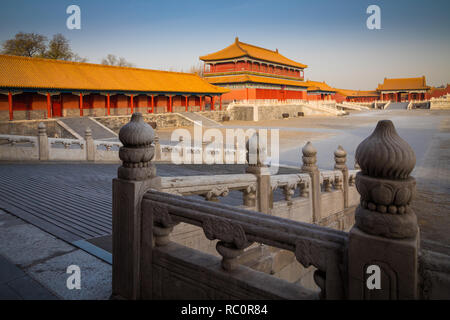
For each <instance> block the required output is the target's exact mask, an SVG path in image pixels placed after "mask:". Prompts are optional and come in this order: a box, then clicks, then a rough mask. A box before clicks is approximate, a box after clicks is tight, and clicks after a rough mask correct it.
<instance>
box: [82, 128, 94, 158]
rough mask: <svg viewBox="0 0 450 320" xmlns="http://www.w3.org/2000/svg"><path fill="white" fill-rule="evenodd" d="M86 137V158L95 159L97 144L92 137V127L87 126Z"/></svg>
mask: <svg viewBox="0 0 450 320" xmlns="http://www.w3.org/2000/svg"><path fill="white" fill-rule="evenodd" d="M84 139H85V140H86V160H87V161H94V160H95V145H94V139H92V130H91V128H86V131H85V132H84Z"/></svg>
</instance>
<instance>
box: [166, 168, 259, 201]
mask: <svg viewBox="0 0 450 320" xmlns="http://www.w3.org/2000/svg"><path fill="white" fill-rule="evenodd" d="M256 187H257V179H256V177H255V176H254V175H252V174H233V175H229V174H228V175H214V176H183V177H162V178H161V189H160V190H161V191H164V192H167V193H171V194H176V195H182V196H190V195H200V196H203V197H204V198H205V200H208V201H218V198H219V197H226V196H228V194H229V193H230V192H231V191H240V192H242V194H243V200H242V205H243V206H245V207H254V206H255V202H254V201H252V200H254V199H251V196H250V195H251V194H252V193H255V192H256Z"/></svg>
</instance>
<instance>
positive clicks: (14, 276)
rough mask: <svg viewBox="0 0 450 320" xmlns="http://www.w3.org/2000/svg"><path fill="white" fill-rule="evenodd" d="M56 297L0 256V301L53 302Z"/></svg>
mask: <svg viewBox="0 0 450 320" xmlns="http://www.w3.org/2000/svg"><path fill="white" fill-rule="evenodd" d="M55 299H57V297H56V296H55V295H54V294H53V293H52V292H50V291H49V290H48V289H46V288H45V287H43V286H42V285H40V284H39V283H38V282H37V281H35V280H33V279H32V278H31V277H30V276H29V275H28V274H26V273H25V272H24V271H22V270H21V269H20V268H18V267H17V266H16V265H14V264H13V263H12V262H11V261H9V260H8V259H6V258H5V257H3V256H2V255H0V300H55Z"/></svg>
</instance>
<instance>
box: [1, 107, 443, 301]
mask: <svg viewBox="0 0 450 320" xmlns="http://www.w3.org/2000/svg"><path fill="white" fill-rule="evenodd" d="M397 112H398V111H397ZM386 115H387V114H386V113H384V114H377V115H376V116H372V117H373V119H371V120H370V121H369V120H367V118H365V116H364V115H355V118H358V117H361V119H362V121H361V124H359V127H358V128H359V129H358V128H357V129H354V130H356V131H357V132H358V134H357V135H354V134H353V135H350V136H352V139H353V140H355V141H356V140H359V141H361V138H360V137H359V136H360V135H362V134H366V131H368V129H366V127H367V128H368V127H369V126H370V128H372V125H371V123H372V122H375V121H377V120H378V118H379V117H383V116H386ZM393 115H396V114H393ZM424 115H427V116H429V115H430V114H429V112H424V113H423V114H422V116H421V115H420V114H418V113H416V114H414V115H413V116H412V117H411V118H410V119H404V118H406V117H404V118H400V119H397V120H398V121H397V122H398V123H400V129H399V131H400V133H401V135H402V137H403V136H404V134H408V133H409V132H413V131H414V127H415V126H416V127H417V132H418V133H415V134H412V136H409V137H407V139H406V140H407V141H408V142H410V140H411V139H414V140H416V141H413V142H412V143H411V144H412V146H413V148H414V150H415V152H416V155H417V158H418V161H417V162H418V163H417V166H416V170H415V173H414V174H413V175H414V176H416V178H417V188H418V196H417V199H416V200H415V202H414V204H413V208H414V209H415V211H416V213H417V216H418V219H419V224H420V228H421V241H422V246H423V247H424V248H426V249H432V250H435V251H440V252H444V253H447V254H450V235H449V234H448V226H449V225H450V220H449V219H450V216H449V212H450V203H449V200H448V194H449V192H450V167H449V163H450V161H449V159H450V145H449V141H450V130H449V128H450V121H449V119H448V116H447V114H446V113H437V116H435V117H432V119H431V118H430V119H431V120H432V121H429V122H427V121H424V119H425V118H424V117H423V116H424ZM435 115H436V113H435ZM369 118H370V116H369ZM293 120H294V119H293ZM350 120H351V119H350ZM350 120H349V118H343V119H342V122H341V127H339V126H337V127H336V128H338V129H336V128H334V129H333V130H343V131H345V130H346V129H347V126H349V125H350V124H351V121H350ZM300 121H305V119H301V120H300ZM319 122H320V119H312V120H311V126H310V127H312V128H310V129H314V127H318V129H324V128H325V129H327V128H328V129H330V128H331V124H330V119H325V120H324V122H323V123H322V124H320V123H319ZM284 123H285V124H286V128H289V123H290V122H288V121H285V122H284ZM318 123H319V124H318ZM336 123H337V122H336ZM362 124H364V125H362ZM259 125H261V126H263V125H264V124H259ZM277 125H278V124H277ZM306 127H307V126H306ZM358 130H359V131H358ZM370 131H371V130H370ZM359 132H363V133H359ZM369 133H370V132H369ZM420 133H422V136H420ZM338 137H339V135H338V134H337V135H336V136H335V137H334V138H333V141H332V143H331V144H333V146H331V145H330V142H328V141H327V140H320V141H317V143H316V144H315V145H316V146H318V149H319V154H320V152H321V150H328V153H329V154H327V157H329V158H330V159H329V160H330V161H332V158H331V157H330V156H331V154H332V151H333V150H334V149H331V148H335V147H336V146H337V143H339V139H338ZM348 137H349V135H345V134H344V135H343V136H341V139H344V140H345V139H347V138H348ZM344 142H345V141H344ZM414 146H418V147H414ZM287 152H288V151H287ZM292 152H295V153H296V155H295V156H296V157H298V159H300V157H299V155H298V153H299V149H298V148H296V150H293V151H292ZM351 152H354V151H352V150H349V153H351ZM288 154H289V152H288ZM320 161H322V163H324V162H325V161H326V160H325V159H324V158H323V159H322V160H320V159H319V162H320ZM348 165H349V166H352V163H351V162H350V161H348ZM118 166H119V165H118V164H93V163H85V162H84V163H60V162H47V163H44V162H40V163H20V164H18V163H6V162H3V163H0V179H1V183H0V209H2V210H3V211H0V243H1V245H0V270H2V275H3V277H2V278H1V277H0V288H2V290H3V291H2V290H0V291H2V292H4V293H5V292H6V293H5V294H9V296H10V297H16V298H23V299H26V298H33V296H32V295H31V296H26V295H21V293H20V292H24V291H23V290H22V289H21V288H31V287H33V288H34V289H33V290H30V292H41V293H42V298H48V299H53V298H64V299H79V298H82V299H83V298H85V299H94V298H95V299H98V298H100V299H106V298H108V297H109V294H110V288H109V287H108V286H110V282H109V281H110V280H108V279H109V278H110V272H111V269H110V265H109V264H108V263H107V262H104V261H102V260H100V259H97V258H96V257H94V256H92V255H90V254H88V253H86V252H85V251H84V250H81V249H80V246H77V245H74V243H77V241H83V240H89V241H91V243H94V244H95V245H97V246H99V247H103V248H104V249H105V250H106V251H110V249H109V250H108V245H109V246H110V242H109V243H108V239H109V236H110V234H111V211H112V208H111V195H112V183H111V180H112V179H113V178H114V177H116V176H117V168H118ZM243 171H244V166H240V165H237V166H220V165H214V166H203V165H190V166H175V165H170V164H157V173H158V175H160V176H179V175H210V174H231V173H237V172H239V173H242V172H243ZM295 171H296V169H283V170H282V171H281V172H280V173H285V172H286V173H288V172H289V173H290V172H295ZM228 198H229V200H228V201H230V202H231V204H238V201H239V195H236V196H233V195H232V194H230V196H229V197H228ZM102 239H106V240H102ZM105 242H106V244H105ZM74 261H76V262H77V263H78V264H83V268H85V269H86V270H90V271H89V272H91V273H88V274H86V279H89V277H93V278H91V280H92V281H91V282H92V286H91V287H90V288H89V290H85V291H84V292H83V293H82V294H81V293H80V292H78V293H77V292H68V291H67V288H65V280H64V279H66V278H67V275H66V274H65V269H64V268H66V267H67V265H68V264H72V263H74ZM17 267H19V268H17ZM23 271H25V273H23ZM96 274H97V275H98V274H101V275H102V276H101V277H98V276H95V275H96ZM95 277H97V278H96V279H94V278H95ZM35 280H38V282H42V283H45V284H46V287H47V289H46V288H43V287H41V286H40V285H39V283H37V282H36V281H35ZM99 283H102V285H100V287H99V288H97V287H96V285H98V284H99ZM94 284H96V285H94ZM21 290H22V291H21ZM25 291H26V290H25ZM0 298H1V297H0Z"/></svg>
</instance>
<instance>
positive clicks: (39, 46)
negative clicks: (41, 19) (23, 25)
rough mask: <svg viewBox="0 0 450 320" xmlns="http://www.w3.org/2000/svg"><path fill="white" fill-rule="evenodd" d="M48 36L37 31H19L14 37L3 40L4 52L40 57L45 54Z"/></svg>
mask: <svg viewBox="0 0 450 320" xmlns="http://www.w3.org/2000/svg"><path fill="white" fill-rule="evenodd" d="M46 41H47V38H46V37H45V36H43V35H40V34H37V33H23V32H19V33H17V34H16V35H15V37H14V39H9V40H6V41H5V42H3V50H2V53H3V54H10V55H14V56H25V57H40V56H42V55H43V54H44V52H45V48H46Z"/></svg>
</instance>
